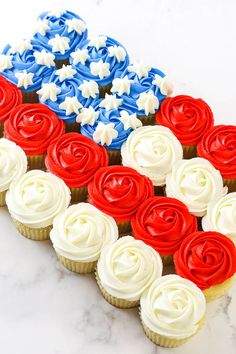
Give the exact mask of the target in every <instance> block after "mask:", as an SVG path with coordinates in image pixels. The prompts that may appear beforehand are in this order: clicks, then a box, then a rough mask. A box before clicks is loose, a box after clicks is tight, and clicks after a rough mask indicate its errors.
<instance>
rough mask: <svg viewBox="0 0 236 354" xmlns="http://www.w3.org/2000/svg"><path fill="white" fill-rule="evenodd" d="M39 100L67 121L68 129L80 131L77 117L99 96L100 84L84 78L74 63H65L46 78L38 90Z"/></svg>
mask: <svg viewBox="0 0 236 354" xmlns="http://www.w3.org/2000/svg"><path fill="white" fill-rule="evenodd" d="M37 93H38V95H39V101H40V102H41V103H43V104H45V105H46V106H48V107H49V108H50V109H51V110H52V111H53V112H55V113H56V114H57V116H58V117H59V118H60V119H62V120H63V121H64V122H65V123H66V128H67V131H79V124H78V123H76V118H77V116H78V114H79V113H80V112H81V109H82V108H83V107H89V106H90V105H91V104H92V102H93V101H94V99H97V98H98V96H99V89H98V84H97V83H96V82H95V81H92V80H89V81H87V80H83V78H81V76H79V75H78V73H77V72H76V70H75V68H74V67H73V66H72V65H64V64H63V66H62V68H61V69H57V70H55V71H54V72H53V73H52V75H51V76H49V77H47V78H45V79H44V80H43V82H42V87H41V89H40V90H38V91H37Z"/></svg>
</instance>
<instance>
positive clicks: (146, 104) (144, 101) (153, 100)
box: [136, 90, 159, 116]
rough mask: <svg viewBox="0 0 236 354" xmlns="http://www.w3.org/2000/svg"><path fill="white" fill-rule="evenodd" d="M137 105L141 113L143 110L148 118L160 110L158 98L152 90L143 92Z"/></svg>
mask: <svg viewBox="0 0 236 354" xmlns="http://www.w3.org/2000/svg"><path fill="white" fill-rule="evenodd" d="M136 104H137V106H138V109H139V110H140V111H141V110H143V111H144V112H145V114H146V116H148V115H149V113H152V114H153V113H155V111H156V110H157V109H158V108H159V101H158V98H157V97H156V96H155V95H154V92H153V91H152V90H150V91H148V92H142V93H141V94H140V95H139V98H138V99H137V101H136Z"/></svg>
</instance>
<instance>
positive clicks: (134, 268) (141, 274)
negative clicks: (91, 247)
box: [96, 236, 162, 308]
mask: <svg viewBox="0 0 236 354" xmlns="http://www.w3.org/2000/svg"><path fill="white" fill-rule="evenodd" d="M161 274H162V261H161V257H160V256H159V254H158V253H157V252H156V251H155V250H154V249H153V248H152V247H149V246H147V245H146V244H145V243H144V242H142V241H138V240H135V239H134V238H133V237H131V236H125V237H122V238H121V239H119V240H118V241H116V242H115V243H113V244H111V245H109V246H106V247H104V249H103V250H102V252H101V256H100V258H99V260H98V264H97V271H96V278H97V283H98V286H99V288H100V290H101V293H102V295H103V297H104V298H105V300H107V301H108V302H109V303H110V304H111V305H113V306H116V307H119V308H131V307H135V306H138V305H139V301H140V298H141V296H142V294H143V292H144V291H145V290H146V289H148V288H149V287H150V285H151V284H152V282H153V281H154V280H156V279H157V278H159V277H161Z"/></svg>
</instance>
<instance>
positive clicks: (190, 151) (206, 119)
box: [156, 95, 214, 159]
mask: <svg viewBox="0 0 236 354" xmlns="http://www.w3.org/2000/svg"><path fill="white" fill-rule="evenodd" d="M156 121H157V123H158V124H160V125H164V126H165V127H168V128H170V130H171V131H172V132H173V133H174V134H175V136H176V137H177V138H178V139H179V141H180V142H181V144H182V146H183V150H184V158H185V159H187V158H191V157H195V156H196V152H197V151H196V150H197V149H196V148H197V144H198V143H199V142H200V141H201V139H202V136H203V135H204V133H205V132H207V131H208V130H209V129H210V128H211V127H212V126H213V124H214V119H213V113H212V111H211V109H210V107H209V106H208V104H207V103H206V102H205V101H203V100H202V99H201V98H193V97H191V96H186V95H178V96H175V97H168V98H167V99H166V100H164V101H163V104H162V105H161V107H160V110H159V111H158V112H157V114H156ZM202 157H204V156H202Z"/></svg>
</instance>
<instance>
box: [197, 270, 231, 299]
mask: <svg viewBox="0 0 236 354" xmlns="http://www.w3.org/2000/svg"><path fill="white" fill-rule="evenodd" d="M235 278H236V276H235V275H233V276H232V277H230V278H229V279H227V280H225V281H224V282H223V283H221V284H217V285H213V286H211V287H210V288H208V289H206V290H203V294H204V295H205V298H206V301H207V302H210V301H213V300H216V299H218V298H220V297H221V296H224V295H225V294H226V293H227V291H228V290H229V288H230V287H231V286H232V285H233V283H234V281H235Z"/></svg>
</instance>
